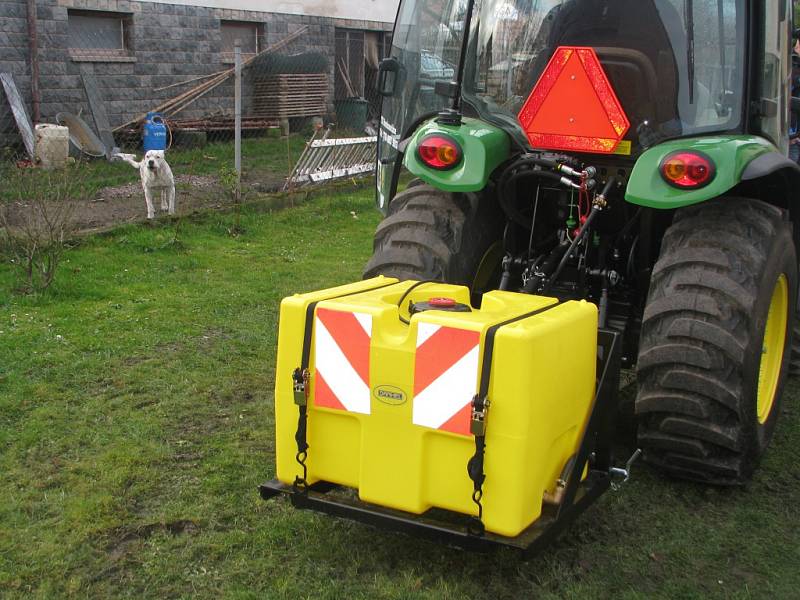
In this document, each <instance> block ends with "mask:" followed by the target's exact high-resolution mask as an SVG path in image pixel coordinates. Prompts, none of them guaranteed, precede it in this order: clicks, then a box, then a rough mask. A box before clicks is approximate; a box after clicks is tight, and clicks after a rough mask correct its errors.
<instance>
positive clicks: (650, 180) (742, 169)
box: [625, 135, 800, 210]
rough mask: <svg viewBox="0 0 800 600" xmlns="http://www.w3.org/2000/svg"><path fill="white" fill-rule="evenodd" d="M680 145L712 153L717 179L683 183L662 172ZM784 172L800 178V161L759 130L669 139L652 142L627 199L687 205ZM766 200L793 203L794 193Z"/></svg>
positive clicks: (659, 205) (667, 206)
mask: <svg viewBox="0 0 800 600" xmlns="http://www.w3.org/2000/svg"><path fill="white" fill-rule="evenodd" d="M675 151H688V152H692V151H698V152H702V153H703V154H705V155H706V156H708V157H709V158H710V159H711V161H712V162H713V163H714V167H715V169H716V172H715V175H714V178H713V179H712V180H711V182H710V183H709V184H708V185H706V186H704V187H701V188H697V189H677V188H675V187H672V186H671V185H669V184H668V183H667V182H666V181H664V179H663V178H662V177H661V172H660V166H661V162H662V161H663V160H664V158H665V157H666V156H667V155H668V154H670V153H672V152H675ZM781 172H785V173H786V174H788V175H789V176H790V177H792V178H795V177H796V178H798V181H800V167H798V166H797V165H793V164H792V162H791V161H790V160H789V159H788V158H786V157H785V156H783V154H781V152H780V151H779V150H778V149H777V148H776V147H775V146H774V145H773V144H772V143H771V142H769V141H768V140H766V139H764V138H762V137H759V136H753V135H716V136H703V137H697V138H681V139H675V140H669V141H666V142H663V143H661V144H658V145H657V146H653V147H652V148H648V149H647V150H646V151H645V152H643V153H642V155H641V156H640V157H639V159H638V160H637V161H636V164H635V165H634V167H633V170H632V172H631V176H630V179H629V180H628V186H627V189H626V191H625V199H626V200H627V201H628V202H630V203H631V204H637V205H639V206H645V207H648V208H655V209H665V210H668V209H676V208H682V207H684V206H690V205H692V204H699V203H700V202H705V201H706V200H711V199H712V198H717V197H719V196H723V195H726V194H729V193H730V192H731V191H732V190H733V189H734V188H738V187H741V186H747V185H748V182H753V181H755V180H758V179H762V178H764V177H775V176H777V177H779V178H781V179H783V177H784V176H783V175H781V174H780V173H781ZM795 189H797V188H795ZM786 191H787V192H789V190H788V189H787V190H786ZM765 200H766V201H767V202H770V203H771V204H782V205H783V206H787V205H788V201H789V196H788V195H787V196H786V198H785V199H784V200H783V202H781V201H780V200H778V199H776V198H772V199H765ZM776 200H778V201H776ZM787 207H788V206H787Z"/></svg>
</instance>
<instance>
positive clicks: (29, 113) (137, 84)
mask: <svg viewBox="0 0 800 600" xmlns="http://www.w3.org/2000/svg"><path fill="white" fill-rule="evenodd" d="M75 4H76V5H78V3H75ZM91 4H92V2H83V3H81V4H80V6H89V5H91ZM120 4H121V3H120ZM150 4H151V3H144V2H142V3H138V4H137V3H130V6H131V7H134V5H135V6H136V7H137V8H136V9H135V10H134V8H131V12H109V11H102V10H89V9H84V8H75V9H71V8H70V9H68V10H65V11H61V13H60V14H61V15H62V16H66V20H65V21H64V19H61V20H60V21H57V22H56V25H55V26H54V27H53V28H52V30H50V29H48V28H43V27H39V31H40V32H41V30H42V29H45V34H44V35H39V37H38V39H37V40H36V45H37V48H36V56H37V57H38V67H39V76H38V84H39V85H38V86H33V85H32V84H33V82H34V79H36V78H34V77H31V69H30V68H29V67H28V66H27V65H26V67H25V69H24V70H20V71H18V72H12V70H11V69H8V70H6V69H7V67H6V66H5V64H4V63H2V62H0V73H2V76H1V77H0V79H2V83H3V88H2V89H0V150H2V155H0V177H2V178H4V179H5V180H7V181H9V182H12V183H11V185H6V186H3V188H2V189H0V199H3V200H7V201H10V200H19V199H20V198H19V196H20V190H21V189H22V188H23V187H24V186H17V185H15V184H13V182H14V181H16V180H18V179H20V178H22V177H28V178H31V177H34V175H32V174H31V173H33V172H39V171H41V170H44V169H46V168H55V169H60V168H64V169H67V170H68V171H69V172H70V177H71V178H73V179H75V180H76V181H77V180H79V181H81V182H82V185H80V186H78V188H77V191H76V190H75V189H72V192H71V193H73V194H77V196H78V198H76V199H79V200H83V201H85V202H87V203H92V204H93V206H89V205H88V204H87V206H86V207H84V209H81V207H79V208H78V209H77V214H78V216H79V217H80V215H81V213H82V211H83V212H87V213H91V212H97V211H98V210H99V208H101V207H100V206H99V205H98V203H99V204H102V203H112V204H113V203H114V201H115V200H118V199H120V198H122V199H123V200H125V201H130V200H131V199H132V198H133V197H138V196H141V195H142V194H141V191H139V190H140V184H139V177H138V173H136V172H135V171H133V170H132V169H131V166H130V165H131V164H132V163H135V162H136V161H139V160H141V158H142V156H143V155H144V153H145V152H146V151H147V150H165V152H166V159H167V161H168V162H169V164H170V165H171V168H172V172H173V174H174V176H175V180H176V183H177V186H178V196H179V200H178V202H179V204H180V202H181V198H183V199H184V201H185V202H191V203H193V205H197V206H206V205H215V204H220V203H224V202H226V201H227V198H228V196H229V194H228V191H229V190H228V187H230V186H228V185H227V183H226V182H228V181H230V177H229V176H228V175H229V174H230V171H232V170H234V167H235V165H234V155H235V143H234V142H235V139H236V137H237V136H236V123H237V119H236V118H235V114H234V109H235V105H234V104H235V103H234V98H235V88H236V81H237V78H236V77H235V68H234V66H235V65H234V61H235V47H236V45H237V44H238V46H239V48H240V52H241V54H240V56H241V79H240V88H239V91H240V96H241V115H240V119H239V121H240V124H241V125H240V134H241V181H242V185H243V186H244V187H245V188H246V189H247V190H251V191H256V192H269V191H277V190H281V189H284V188H285V187H287V183H291V182H290V176H291V175H292V174H293V173H295V174H296V173H297V171H298V169H297V166H298V160H299V159H300V158H301V156H302V155H303V154H304V152H305V153H308V151H309V150H308V149H309V148H310V144H311V143H312V142H311V140H312V138H313V139H314V140H317V141H319V140H321V139H323V138H324V139H325V140H333V139H349V140H357V142H355V146H354V148H351V149H349V150H352V151H348V152H344V151H337V152H335V153H329V155H328V156H326V160H325V161H322V162H321V163H320V165H319V168H320V169H322V170H324V171H325V172H329V175H330V176H329V177H314V178H312V177H310V176H309V177H307V179H306V182H305V183H306V184H309V183H318V182H326V181H330V180H331V179H335V178H336V177H335V176H333V174H341V173H344V175H337V176H347V177H353V176H360V175H368V174H369V173H370V172H371V171H372V168H373V166H374V143H375V142H374V138H375V132H376V131H377V129H378V128H377V119H378V114H379V109H380V102H379V97H378V95H377V94H376V92H375V84H376V80H377V72H378V64H379V61H380V60H381V58H383V57H384V56H385V55H386V53H387V51H388V45H389V43H390V36H389V34H388V33H387V31H386V29H387V27H384V28H383V29H381V30H376V31H365V30H356V29H350V28H339V27H336V26H335V25H332V24H324V23H323V22H322V21H321V20H316V21H315V20H314V19H308V18H299V17H298V18H296V19H294V20H293V21H292V20H290V22H287V21H286V20H280V19H277V18H272V17H271V16H270V15H269V14H267V13H263V14H260V13H253V14H252V15H251V16H252V19H253V20H249V21H246V20H242V21H239V20H227V19H224V18H211V17H209V16H202V13H201V14H200V15H199V16H198V14H189V12H190V11H189V10H188V9H186V10H185V11H183V10H182V9H183V8H184V7H181V6H175V7H172V8H169V7H170V6H171V5H158V6H160V7H161V8H160V9H159V10H163V11H167V10H173V9H174V13H173V14H168V15H164V16H162V20H163V21H164V22H163V23H160V24H159V26H158V27H155V26H154V27H150V26H147V25H142V23H148V22H150V21H147V20H145V19H143V18H142V16H143V15H142V14H140V13H139V12H137V11H146V10H148V7H149V6H150ZM98 6H100V4H98ZM153 6H155V5H153ZM164 7H166V8H164ZM39 10H40V14H39V18H48V19H52V18H53V14H49V13H47V11H48V10H49V11H51V12H52V10H54V9H51V8H47V7H45V8H40V9H39ZM42 11H44V12H45V13H47V14H42ZM64 13H65V14H64ZM182 13H185V14H182ZM259 19H261V20H259ZM12 21H14V22H16V21H19V23H17V24H16V25H15V24H14V22H12ZM16 21H15V20H13V19H12V20H10V21H9V22H8V23H9V24H10V25H8V26H7V27H6V29H9V28H13V27H18V28H19V29H23V28H24V27H25V26H26V24H25V23H24V21H25V19H22V18H18V19H16ZM50 22H51V21H50V20H48V26H49V23H50ZM211 30H213V35H211V34H209V31H211ZM171 31H173V32H174V33H172V34H171V33H170V32H171ZM28 53H29V48H28V47H25V48H20V49H19V54H20V57H19V58H20V60H21V61H27V60H28ZM37 88H38V89H37ZM369 140H372V141H369ZM328 143H329V144H330V142H328ZM347 144H348V142H340V143H337V144H336V145H330V146H329V147H333V148H337V149H338V150H344V149H345V147H346V146H347ZM370 145H372V146H373V148H370ZM365 148H366V150H365ZM118 155H124V156H126V157H127V158H128V159H129V160H128V161H127V162H125V161H119V160H117V158H118ZM337 156H338V157H342V158H343V159H344V158H347V160H349V161H350V162H349V163H346V164H345V163H342V164H341V165H339V164H337V163H336V157H337ZM353 161H355V162H353ZM370 161H371V163H370ZM351 163H352V164H351ZM355 163H357V164H355ZM365 164H369V165H370V166H369V167H364V166H363V165H365ZM301 166H302V167H303V173H304V174H305V175H309V171H308V163H307V164H305V165H301ZM354 166H358V168H353V167H354ZM289 187H291V185H290V186H289ZM26 189H27V188H26ZM128 203H129V204H133V203H132V202H128ZM123 212H125V211H123ZM142 212H143V203H142V205H141V206H139V205H136V208H135V210H132V211H131V214H135V215H138V216H141V214H142ZM126 214H127V213H126ZM87 224H88V225H92V222H91V219H89V221H88V222H87Z"/></svg>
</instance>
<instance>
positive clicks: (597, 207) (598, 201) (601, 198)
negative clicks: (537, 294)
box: [542, 177, 616, 296]
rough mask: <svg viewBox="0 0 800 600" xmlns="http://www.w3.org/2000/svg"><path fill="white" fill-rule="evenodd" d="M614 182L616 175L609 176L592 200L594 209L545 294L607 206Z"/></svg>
mask: <svg viewBox="0 0 800 600" xmlns="http://www.w3.org/2000/svg"><path fill="white" fill-rule="evenodd" d="M614 183H616V178H615V177H609V178H608V181H607V182H606V185H605V187H604V188H603V191H602V192H600V194H599V195H598V196H597V197H596V198H595V200H594V202H592V210H591V211H590V212H589V216H588V217H586V221H584V223H583V225H581V228H580V230H579V231H578V235H576V236H575V239H574V240H572V243H571V244H570V246H569V248H568V249H567V251H566V252H565V253H564V256H562V257H561V262H560V263H558V268H556V271H555V273H553V276H552V277H551V278H550V279H549V280H548V281H547V283H546V284H545V286H544V289H543V290H542V294H543V295H545V296H546V295H547V294H549V293H550V290H551V289H552V287H553V284H554V283H555V282H556V280H558V276H559V275H561V271H563V270H564V267H565V266H566V264H567V261H568V260H569V257H570V256H572V253H573V252H574V251H575V248H577V247H578V244H580V243H581V240H582V239H583V238H584V236H585V235H586V232H587V231H589V227H591V225H592V221H594V219H595V218H596V217H597V215H598V214H600V213H601V212H603V208H604V207H605V206H606V196H607V195H608V193H609V192H610V191H611V188H612V187H613V185H614Z"/></svg>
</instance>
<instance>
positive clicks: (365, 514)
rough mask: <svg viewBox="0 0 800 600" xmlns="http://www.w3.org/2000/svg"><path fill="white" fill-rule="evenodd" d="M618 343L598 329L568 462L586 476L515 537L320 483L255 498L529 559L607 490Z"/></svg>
mask: <svg viewBox="0 0 800 600" xmlns="http://www.w3.org/2000/svg"><path fill="white" fill-rule="evenodd" d="M621 341H622V340H621V336H620V334H619V333H617V332H615V331H609V330H604V329H601V330H599V331H598V344H597V345H598V374H599V380H598V385H597V392H596V394H595V398H594V403H593V406H592V411H591V414H590V417H589V421H588V423H587V425H586V430H585V432H584V435H583V439H582V441H581V445H580V447H579V449H578V453H577V455H576V459H575V462H574V464H575V465H583V464H586V463H587V461H588V463H589V465H590V468H589V470H588V473H587V475H586V477H585V478H582V474H583V469H580V468H573V469H572V471H571V472H570V475H569V477H568V479H567V482H566V485H565V489H564V494H563V499H562V501H561V503H560V504H559V505H558V506H550V505H545V506H544V508H543V510H542V515H541V517H540V518H539V519H537V520H536V521H535V522H534V523H533V524H531V525H530V526H529V527H528V528H527V529H526V530H525V531H523V532H522V533H521V534H520V535H518V536H516V537H513V538H510V537H504V536H501V535H496V534H493V533H489V532H487V533H485V534H483V535H480V536H479V535H474V534H471V533H469V530H468V528H467V523H468V521H469V517H468V516H467V515H461V514H457V513H453V512H449V511H443V510H439V509H434V510H430V511H428V512H426V513H424V514H422V515H413V514H410V513H405V512H402V511H398V510H393V509H388V508H384V507H381V506H376V505H373V504H368V503H366V502H362V501H360V500H357V499H355V498H353V497H352V494H350V495H347V494H343V493H341V492H343V491H345V490H349V488H343V487H341V486H338V485H335V484H332V483H328V482H324V481H320V482H317V483H314V484H312V485H311V486H309V487H308V488H306V489H304V490H297V489H295V488H294V487H292V486H291V485H286V484H283V483H281V482H280V481H278V480H272V481H268V482H267V483H264V484H262V485H260V486H259V492H260V494H261V497H262V498H263V499H264V500H268V499H271V498H274V497H276V496H287V497H288V498H289V499H290V501H291V503H292V505H293V506H294V507H295V508H299V509H310V510H315V511H318V512H323V513H327V514H329V515H333V516H336V517H342V518H345V519H351V520H354V521H359V522H362V523H366V524H368V525H373V526H376V527H378V528H381V529H389V530H394V531H399V532H402V533H407V534H411V535H414V536H417V537H422V538H427V539H431V540H434V541H436V542H439V543H445V544H448V545H452V546H457V547H459V548H464V549H466V550H475V551H487V550H491V549H492V548H497V547H510V548H514V549H517V550H519V551H520V552H521V553H522V555H523V558H530V557H532V556H534V555H535V554H537V553H538V552H539V551H541V550H542V549H543V548H544V547H546V546H547V545H548V544H549V543H550V542H552V541H553V540H555V538H556V537H558V535H559V534H560V533H561V532H562V531H563V530H564V529H565V528H566V527H567V526H568V525H570V524H571V523H572V522H573V521H574V520H575V519H576V518H577V517H578V516H579V515H580V514H581V513H583V512H584V511H585V510H586V509H587V508H588V507H589V506H591V505H592V504H593V503H594V502H595V500H597V499H598V498H599V497H600V496H601V495H602V494H603V492H605V491H606V490H607V489H608V488H609V487H610V486H611V474H610V470H611V467H612V454H611V443H612V437H613V430H614V424H615V417H616V409H617V406H616V404H617V403H616V398H617V389H618V387H619V371H620V355H621V345H622V344H621ZM351 491H352V490H351ZM439 515H446V516H447V519H442V518H439Z"/></svg>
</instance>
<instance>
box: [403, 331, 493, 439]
mask: <svg viewBox="0 0 800 600" xmlns="http://www.w3.org/2000/svg"><path fill="white" fill-rule="evenodd" d="M479 352H480V333H479V332H477V331H469V330H466V329H456V328H453V327H443V326H441V325H434V324H432V323H419V325H418V328H417V353H416V357H415V361H414V406H413V409H412V421H413V423H414V424H415V425H422V426H424V427H430V428H432V429H439V430H441V431H449V432H452V433H458V434H461V435H470V430H469V426H470V412H471V408H470V404H471V402H472V397H473V396H474V395H475V392H476V386H477V382H478V355H479Z"/></svg>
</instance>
